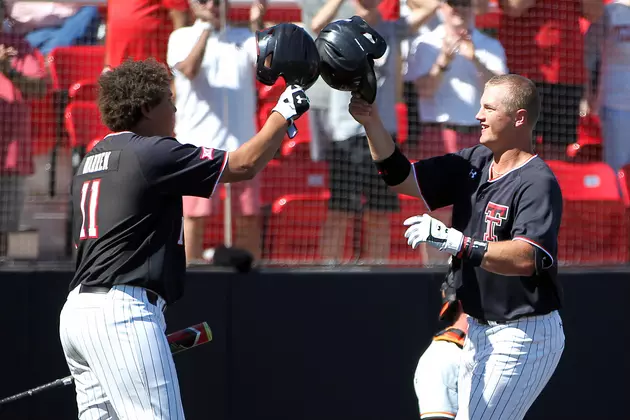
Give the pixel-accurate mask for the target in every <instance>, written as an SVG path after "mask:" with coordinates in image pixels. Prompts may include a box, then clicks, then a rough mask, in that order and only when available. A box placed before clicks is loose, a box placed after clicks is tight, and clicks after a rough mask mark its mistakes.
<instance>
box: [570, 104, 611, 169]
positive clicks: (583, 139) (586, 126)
mask: <svg viewBox="0 0 630 420" xmlns="http://www.w3.org/2000/svg"><path fill="white" fill-rule="evenodd" d="M602 154H603V150H602V130H601V123H600V121H599V118H598V117H597V116H595V115H589V116H586V117H582V118H580V124H579V125H578V136H577V142H575V143H573V144H570V145H569V146H567V156H569V157H570V158H572V159H573V161H574V162H576V163H589V162H600V161H602Z"/></svg>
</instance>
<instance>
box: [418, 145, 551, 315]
mask: <svg viewBox="0 0 630 420" xmlns="http://www.w3.org/2000/svg"><path fill="white" fill-rule="evenodd" d="M492 162H493V155H492V152H491V151H490V150H489V149H488V148H486V147H485V146H483V145H477V146H474V147H471V148H468V149H464V150H461V151H460V152H457V153H452V154H448V155H444V156H438V157H434V158H430V159H426V160H422V161H419V162H416V163H415V164H414V174H415V176H416V180H417V182H418V186H419V188H420V191H421V194H422V197H423V199H424V201H425V203H426V205H427V207H428V208H429V209H431V210H434V209H437V208H440V207H445V206H450V205H452V206H453V222H452V226H453V227H454V228H455V229H457V230H459V231H461V232H462V233H463V234H464V235H466V236H469V237H472V238H474V239H476V240H483V241H508V240H521V241H525V242H527V243H529V244H531V245H532V246H534V249H535V250H536V272H535V274H534V275H532V276H529V277H516V276H503V275H499V274H495V273H491V272H488V271H486V270H484V269H483V268H481V267H474V266H473V265H471V264H470V263H468V262H467V261H464V260H459V259H456V258H453V270H454V278H453V281H454V283H455V285H456V286H457V298H458V299H459V300H461V302H462V306H463V310H464V312H466V313H467V314H469V315H471V316H472V317H474V318H478V319H482V320H489V321H508V320H513V319H517V318H519V317H522V316H530V315H542V314H546V313H549V312H551V311H553V310H555V309H559V308H560V306H561V301H562V289H561V287H560V285H559V284H558V282H557V279H556V277H557V268H558V266H557V261H556V255H557V248H558V231H559V229H560V220H561V218H562V194H561V191H560V186H559V184H558V181H557V180H556V178H555V176H554V175H553V173H552V171H551V169H549V167H548V166H547V164H546V163H545V162H544V161H543V160H542V159H540V158H539V157H537V156H533V157H532V158H530V159H529V160H528V161H527V162H526V163H524V164H523V165H521V166H519V167H517V168H514V169H513V170H511V171H509V172H508V173H506V174H504V175H502V176H500V177H498V178H494V179H491V178H490V171H491V168H492Z"/></svg>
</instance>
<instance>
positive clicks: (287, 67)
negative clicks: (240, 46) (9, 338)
mask: <svg viewBox="0 0 630 420" xmlns="http://www.w3.org/2000/svg"><path fill="white" fill-rule="evenodd" d="M256 44H257V47H258V59H257V62H256V79H258V81H259V82H260V83H263V84H265V85H267V86H272V85H273V84H274V83H276V80H278V77H280V76H282V78H283V79H284V81H285V82H286V84H287V85H298V86H300V87H301V88H302V89H304V90H306V89H308V88H310V87H311V86H313V84H314V83H315V82H316V81H317V78H318V77H319V54H318V53H317V48H316V47H315V41H313V38H311V36H310V35H309V34H308V33H307V32H306V31H305V30H304V29H302V28H300V27H299V26H297V25H294V24H292V23H280V24H278V25H275V26H272V27H270V28H267V29H265V30H262V31H257V32H256Z"/></svg>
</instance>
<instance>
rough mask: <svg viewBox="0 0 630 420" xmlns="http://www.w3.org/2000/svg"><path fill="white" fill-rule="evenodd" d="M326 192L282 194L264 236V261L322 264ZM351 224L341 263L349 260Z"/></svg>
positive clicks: (326, 204) (327, 196)
mask: <svg viewBox="0 0 630 420" xmlns="http://www.w3.org/2000/svg"><path fill="white" fill-rule="evenodd" d="M329 197H330V193H329V192H328V191H321V192H320V193H316V194H293V195H285V196H282V197H280V198H278V199H277V200H275V201H274V203H273V205H272V208H271V215H270V217H269V222H268V225H267V229H266V233H265V259H267V260H271V261H273V262H274V263H279V264H295V263H298V264H309V263H310V264H316V263H321V262H322V258H321V255H320V254H319V241H320V235H321V227H322V226H323V224H324V221H325V220H326V214H327V211H328V198H329ZM352 256H353V252H352V224H351V223H349V224H348V230H347V231H346V246H345V249H344V255H343V257H342V258H341V259H342V261H346V262H349V261H351V260H352Z"/></svg>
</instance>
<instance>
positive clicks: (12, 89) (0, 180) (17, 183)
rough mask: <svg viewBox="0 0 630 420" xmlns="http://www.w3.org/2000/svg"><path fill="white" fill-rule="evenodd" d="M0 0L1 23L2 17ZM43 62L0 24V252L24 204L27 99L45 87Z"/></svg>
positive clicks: (29, 168) (29, 165) (28, 169)
mask: <svg viewBox="0 0 630 420" xmlns="http://www.w3.org/2000/svg"><path fill="white" fill-rule="evenodd" d="M5 11H6V7H5V3H4V2H3V1H1V0H0V22H2V21H4V18H5ZM45 74H46V70H45V68H44V66H43V61H41V60H39V59H38V57H37V55H36V52H35V50H34V49H33V48H32V47H31V46H30V44H29V43H28V42H27V41H26V40H25V39H24V37H23V36H20V35H16V34H8V33H5V32H3V29H2V27H1V26H0V255H4V254H5V253H6V240H7V234H8V233H9V232H12V231H16V230H17V229H18V228H19V224H20V215H21V213H22V206H23V204H24V178H25V177H26V176H28V175H32V174H33V156H32V153H31V147H32V144H31V142H32V139H31V116H30V109H29V107H28V105H27V103H26V100H27V99H33V98H39V97H43V96H44V95H45V94H46V90H47V88H48V81H47V78H46V77H45Z"/></svg>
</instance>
